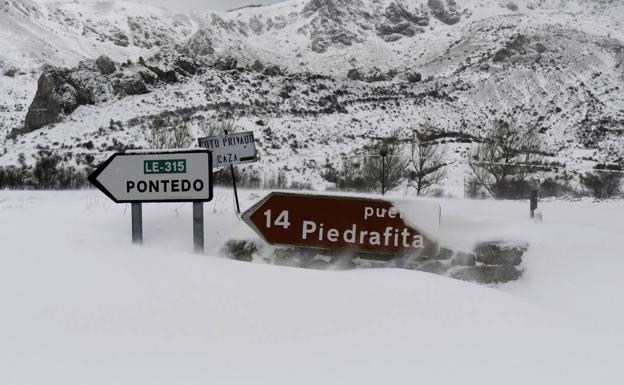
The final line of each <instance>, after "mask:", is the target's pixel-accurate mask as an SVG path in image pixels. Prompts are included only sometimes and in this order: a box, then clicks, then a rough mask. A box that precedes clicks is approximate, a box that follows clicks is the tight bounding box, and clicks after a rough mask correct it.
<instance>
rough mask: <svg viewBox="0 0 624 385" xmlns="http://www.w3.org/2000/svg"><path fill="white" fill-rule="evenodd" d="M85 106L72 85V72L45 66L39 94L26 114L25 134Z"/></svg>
mask: <svg viewBox="0 0 624 385" xmlns="http://www.w3.org/2000/svg"><path fill="white" fill-rule="evenodd" d="M80 104H85V100H83V96H82V95H81V94H80V92H79V90H78V89H76V87H75V86H74V85H73V84H71V80H70V71H69V70H66V69H61V68H56V67H52V66H45V67H44V69H43V73H42V74H41V76H40V77H39V81H38V82H37V92H36V94H35V98H34V99H33V101H32V103H31V105H30V107H29V108H28V113H27V114H26V118H25V124H24V130H23V132H24V133H26V132H31V131H34V130H36V129H39V128H41V127H43V126H45V125H46V124H50V123H55V122H57V121H58V120H59V117H60V115H61V114H62V113H64V114H69V113H71V112H73V111H74V110H75V109H76V108H78V106H79V105H80Z"/></svg>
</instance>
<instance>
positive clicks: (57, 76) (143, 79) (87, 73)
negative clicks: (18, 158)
mask: <svg viewBox="0 0 624 385" xmlns="http://www.w3.org/2000/svg"><path fill="white" fill-rule="evenodd" d="M198 69H199V65H198V64H197V63H195V62H194V61H193V60H191V59H189V58H187V57H184V56H175V57H172V58H170V57H167V58H163V57H159V58H158V59H154V60H153V61H151V62H150V63H149V64H148V63H146V62H145V61H144V60H142V59H141V60H140V61H139V63H138V64H123V65H117V64H115V63H114V62H113V61H112V60H111V59H110V58H108V57H106V56H100V57H98V58H97V59H96V60H85V61H83V62H80V64H79V65H78V67H76V68H73V69H65V68H57V67H53V66H45V67H44V68H43V72H42V74H41V76H40V77H39V81H38V84H37V92H36V94H35V98H34V99H33V101H32V103H31V105H30V107H29V109H28V112H27V114H26V118H25V123H24V128H23V129H22V130H21V131H20V133H27V132H31V131H34V130H36V129H39V128H41V127H43V126H45V125H47V124H50V123H55V122H58V121H59V120H60V119H61V118H62V116H63V115H68V114H71V113H72V112H73V111H74V110H75V109H76V108H78V106H81V105H87V104H96V103H102V102H105V101H107V100H110V99H111V98H112V97H113V96H115V97H124V96H128V95H140V94H145V93H148V92H149V87H148V86H149V85H155V84H156V83H158V82H159V81H160V82H178V81H181V80H182V79H183V78H185V77H188V76H190V75H193V74H195V73H196V72H197V71H198Z"/></svg>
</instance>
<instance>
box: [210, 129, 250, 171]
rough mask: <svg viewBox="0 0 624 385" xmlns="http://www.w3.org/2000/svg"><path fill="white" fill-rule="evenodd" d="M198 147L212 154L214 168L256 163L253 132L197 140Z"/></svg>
mask: <svg viewBox="0 0 624 385" xmlns="http://www.w3.org/2000/svg"><path fill="white" fill-rule="evenodd" d="M199 147H204V148H207V149H208V150H210V151H211V152H212V161H213V162H214V167H224V166H229V165H233V164H241V163H251V162H256V161H257V160H258V159H257V156H256V142H255V140H254V134H253V132H251V131H249V132H237V133H234V134H230V135H225V136H210V137H206V138H199Z"/></svg>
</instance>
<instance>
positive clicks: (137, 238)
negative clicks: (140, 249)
mask: <svg viewBox="0 0 624 385" xmlns="http://www.w3.org/2000/svg"><path fill="white" fill-rule="evenodd" d="M132 243H134V244H136V245H141V244H143V206H142V205H141V203H133V204H132Z"/></svg>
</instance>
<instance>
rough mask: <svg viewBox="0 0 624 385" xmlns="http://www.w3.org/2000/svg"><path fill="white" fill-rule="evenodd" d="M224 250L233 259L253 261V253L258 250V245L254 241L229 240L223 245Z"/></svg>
mask: <svg viewBox="0 0 624 385" xmlns="http://www.w3.org/2000/svg"><path fill="white" fill-rule="evenodd" d="M222 252H223V253H224V254H225V255H226V256H227V257H229V258H231V259H235V260H237V261H245V262H251V261H252V260H253V255H254V254H255V253H257V252H258V246H257V245H256V244H255V243H254V242H252V241H245V240H229V241H227V242H226V243H225V245H224V246H223V249H222Z"/></svg>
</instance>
